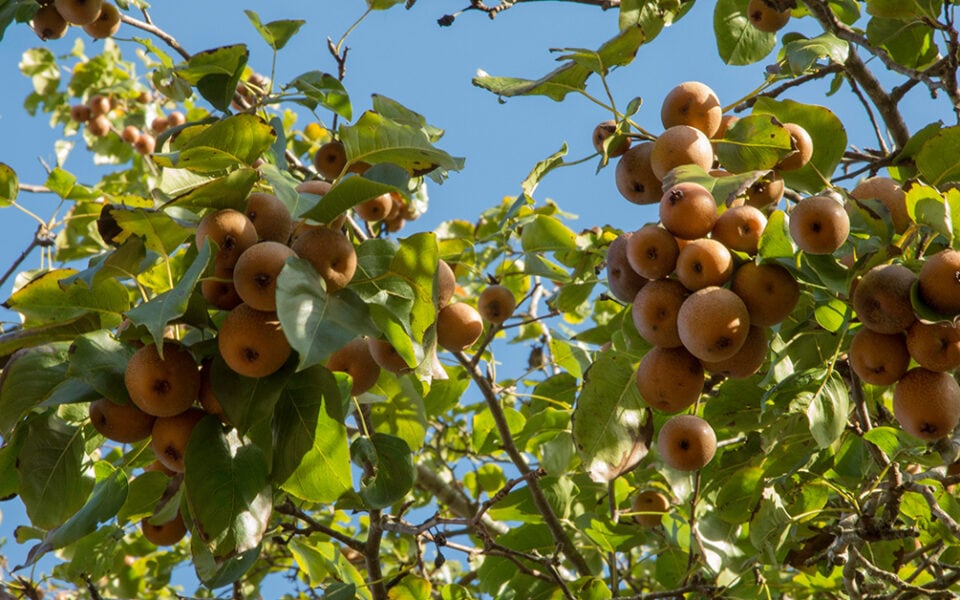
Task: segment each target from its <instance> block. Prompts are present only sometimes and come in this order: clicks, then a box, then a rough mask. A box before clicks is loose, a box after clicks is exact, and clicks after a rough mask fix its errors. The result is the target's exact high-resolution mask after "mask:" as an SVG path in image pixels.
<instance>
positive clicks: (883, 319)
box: [853, 264, 917, 333]
mask: <svg viewBox="0 0 960 600" xmlns="http://www.w3.org/2000/svg"><path fill="white" fill-rule="evenodd" d="M915 281H917V276H916V275H914V273H913V271H911V270H910V269H908V268H907V267H905V266H903V265H897V264H884V265H877V266H876V267H873V268H872V269H870V270H869V271H867V273H866V274H865V275H864V276H863V278H862V279H860V282H859V283H858V284H857V287H856V289H855V290H854V292H853V308H854V310H856V311H857V316H858V317H859V318H860V322H861V323H863V324H864V325H866V326H867V327H869V328H870V329H872V330H874V331H876V332H878V333H899V332H901V331H905V330H906V329H907V328H908V327H910V325H912V324H913V322H914V321H915V320H916V316H915V315H914V313H913V304H912V302H911V300H910V288H911V286H913V284H914V282H915Z"/></svg>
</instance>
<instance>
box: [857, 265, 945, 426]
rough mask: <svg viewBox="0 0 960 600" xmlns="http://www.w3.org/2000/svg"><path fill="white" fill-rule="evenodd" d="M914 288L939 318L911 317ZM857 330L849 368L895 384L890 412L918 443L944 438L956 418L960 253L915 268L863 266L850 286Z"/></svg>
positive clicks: (868, 378)
mask: <svg viewBox="0 0 960 600" xmlns="http://www.w3.org/2000/svg"><path fill="white" fill-rule="evenodd" d="M914 288H915V289H916V292H917V294H918V295H919V297H920V298H921V299H922V301H923V302H924V303H926V305H927V306H929V307H931V308H933V309H934V310H935V311H936V312H937V313H939V314H941V315H943V316H944V317H945V319H944V320H943V321H940V322H929V321H925V320H921V319H918V318H917V316H916V314H915V311H914V308H913V303H912V301H911V294H912V293H913V290H914ZM852 296H853V297H852V302H853V307H854V310H856V312H857V316H858V317H859V320H860V323H861V327H860V328H859V329H858V330H857V332H856V334H855V335H854V336H853V338H852V339H851V341H850V349H849V360H850V367H851V368H852V369H853V371H854V372H855V373H856V374H857V376H858V377H860V379H861V380H863V381H864V382H866V383H870V384H873V385H878V386H889V385H893V386H895V387H894V389H893V413H894V417H895V418H896V419H897V421H898V422H899V423H900V426H901V427H902V428H903V429H904V430H905V431H906V432H908V433H910V434H911V435H913V436H914V437H917V438H919V439H923V440H936V439H938V438H941V437H943V436H945V435H949V434H950V433H951V432H952V431H953V430H954V428H956V426H957V424H958V422H960V385H958V384H957V380H956V378H955V376H954V374H953V372H954V371H956V369H958V368H960V327H958V326H957V324H956V323H957V319H958V317H960V251H957V250H952V249H944V250H940V251H939V252H936V253H934V254H932V255H930V256H928V257H926V258H925V259H924V260H923V263H922V266H921V268H920V271H919V273H914V272H913V271H911V270H910V269H909V268H907V267H906V266H904V265H902V264H896V263H888V264H881V265H877V266H875V267H873V268H872V269H870V270H869V271H867V272H866V273H865V274H864V275H863V277H862V278H860V280H859V281H857V282H856V286H855V287H854V288H853V295H852Z"/></svg>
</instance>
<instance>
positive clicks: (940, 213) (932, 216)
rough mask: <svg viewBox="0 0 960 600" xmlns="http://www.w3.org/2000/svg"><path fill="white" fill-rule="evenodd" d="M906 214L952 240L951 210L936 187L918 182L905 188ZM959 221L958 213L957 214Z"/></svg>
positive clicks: (953, 225) (953, 226)
mask: <svg viewBox="0 0 960 600" xmlns="http://www.w3.org/2000/svg"><path fill="white" fill-rule="evenodd" d="M906 201H907V214H908V215H910V218H911V219H912V220H914V221H916V222H917V223H919V224H921V225H926V226H928V227H930V228H931V229H933V230H934V231H936V232H937V233H939V234H940V235H942V236H943V237H945V238H946V239H947V240H948V241H952V240H953V230H954V228H955V226H956V225H955V224H954V222H953V220H954V219H953V211H951V210H950V207H949V206H948V204H947V202H946V200H945V199H944V197H943V195H941V194H940V192H939V191H937V189H936V188H933V187H930V186H927V185H922V184H920V183H917V184H914V185H912V186H910V189H909V190H907V200H906ZM957 220H958V221H960V215H958V216H957Z"/></svg>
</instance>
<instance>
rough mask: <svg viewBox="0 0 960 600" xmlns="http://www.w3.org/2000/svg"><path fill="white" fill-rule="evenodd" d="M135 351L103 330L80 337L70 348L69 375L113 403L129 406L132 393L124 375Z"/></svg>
mask: <svg viewBox="0 0 960 600" xmlns="http://www.w3.org/2000/svg"><path fill="white" fill-rule="evenodd" d="M134 351H135V349H134V348H133V347H132V346H130V345H129V344H122V343H120V342H119V341H118V340H117V339H116V338H114V337H113V336H112V335H111V334H110V332H108V331H106V330H103V329H101V330H99V331H94V332H91V333H88V334H85V335H82V336H79V337H78V338H77V339H76V340H75V341H74V342H73V344H72V346H71V348H70V367H69V368H68V369H67V376H68V377H75V378H77V379H79V380H81V381H83V382H84V383H86V384H87V385H89V386H90V387H91V388H93V389H94V390H96V391H97V393H98V394H100V395H101V396H103V397H104V398H106V399H108V400H110V401H112V402H116V403H118V404H126V403H127V402H129V401H130V394H129V393H128V392H127V386H126V383H125V382H124V374H125V373H126V370H127V363H128V362H130V357H131V356H133V353H134Z"/></svg>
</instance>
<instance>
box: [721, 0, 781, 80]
mask: <svg viewBox="0 0 960 600" xmlns="http://www.w3.org/2000/svg"><path fill="white" fill-rule="evenodd" d="M713 30H714V34H715V35H716V37H717V50H718V51H719V53H720V58H721V59H722V60H723V62H725V63H727V64H728V65H749V64H752V63H755V62H757V61H759V60H762V59H763V58H764V57H765V56H767V55H768V54H770V52H771V51H772V50H773V48H774V46H776V45H777V36H776V35H774V34H772V33H766V32H763V31H760V30H759V29H757V28H756V27H754V26H753V25H751V24H750V20H749V19H748V18H747V1H746V0H718V2H717V4H716V6H715V7H714V9H713Z"/></svg>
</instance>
